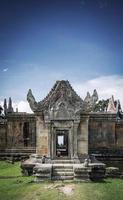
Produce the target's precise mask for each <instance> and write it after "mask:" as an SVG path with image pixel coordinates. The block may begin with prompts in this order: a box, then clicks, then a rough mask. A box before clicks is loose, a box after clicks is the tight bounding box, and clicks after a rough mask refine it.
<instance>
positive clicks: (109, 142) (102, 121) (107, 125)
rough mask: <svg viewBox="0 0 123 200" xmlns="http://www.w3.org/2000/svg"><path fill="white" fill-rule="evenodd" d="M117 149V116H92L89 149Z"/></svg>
mask: <svg viewBox="0 0 123 200" xmlns="http://www.w3.org/2000/svg"><path fill="white" fill-rule="evenodd" d="M122 126H123V125H122ZM115 147H116V115H113V114H92V115H91V116H90V120H89V149H95V150H99V149H114V148H115Z"/></svg>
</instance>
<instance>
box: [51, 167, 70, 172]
mask: <svg viewBox="0 0 123 200" xmlns="http://www.w3.org/2000/svg"><path fill="white" fill-rule="evenodd" d="M53 171H55V172H57V171H58V172H73V168H53Z"/></svg>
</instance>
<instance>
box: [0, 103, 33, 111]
mask: <svg viewBox="0 0 123 200" xmlns="http://www.w3.org/2000/svg"><path fill="white" fill-rule="evenodd" d="M0 105H1V106H2V107H3V101H0ZM12 107H13V109H14V111H16V109H17V108H18V112H27V113H33V112H32V110H31V109H30V106H29V104H28V102H27V101H19V102H12Z"/></svg>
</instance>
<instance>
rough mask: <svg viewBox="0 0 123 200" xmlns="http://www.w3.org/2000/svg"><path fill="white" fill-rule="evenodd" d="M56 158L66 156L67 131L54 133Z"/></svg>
mask: <svg viewBox="0 0 123 200" xmlns="http://www.w3.org/2000/svg"><path fill="white" fill-rule="evenodd" d="M56 156H57V157H62V156H68V130H57V131H56Z"/></svg>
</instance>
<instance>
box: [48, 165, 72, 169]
mask: <svg viewBox="0 0 123 200" xmlns="http://www.w3.org/2000/svg"><path fill="white" fill-rule="evenodd" d="M52 166H53V169H59V168H62V169H73V165H72V164H53V165H52Z"/></svg>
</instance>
